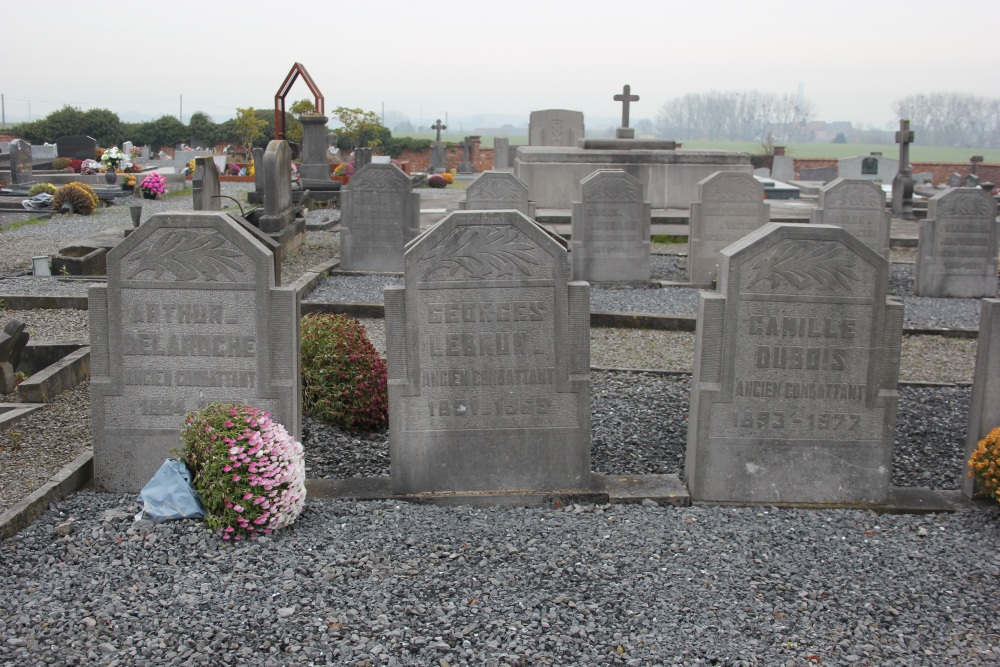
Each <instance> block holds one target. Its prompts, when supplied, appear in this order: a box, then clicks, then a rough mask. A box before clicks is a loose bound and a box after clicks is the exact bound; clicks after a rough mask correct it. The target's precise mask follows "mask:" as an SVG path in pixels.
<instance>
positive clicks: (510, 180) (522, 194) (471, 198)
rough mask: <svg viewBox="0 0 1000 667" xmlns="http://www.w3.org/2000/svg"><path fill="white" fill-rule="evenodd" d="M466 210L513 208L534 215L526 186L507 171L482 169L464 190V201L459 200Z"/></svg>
mask: <svg viewBox="0 0 1000 667" xmlns="http://www.w3.org/2000/svg"><path fill="white" fill-rule="evenodd" d="M459 204H460V206H462V207H463V208H464V209H465V210H467V211H473V210H476V211H495V210H499V209H511V208H512V209H514V210H516V211H520V212H521V213H524V214H525V215H527V216H528V217H531V218H533V217H534V210H533V207H532V206H531V205H530V202H529V201H528V186H527V185H525V184H524V183H522V182H521V181H520V180H519V179H518V178H517V176H515V175H514V174H512V173H510V172H508V171H484V172H483V173H482V174H480V175H479V178H477V179H476V180H474V181H473V182H472V183H470V184H469V187H468V188H467V189H466V190H465V201H464V202H459Z"/></svg>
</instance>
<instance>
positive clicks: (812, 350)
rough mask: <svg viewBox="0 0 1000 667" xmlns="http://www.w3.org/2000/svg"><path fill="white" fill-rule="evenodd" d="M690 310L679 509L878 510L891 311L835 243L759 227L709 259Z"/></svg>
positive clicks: (825, 230) (893, 354)
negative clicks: (862, 506) (686, 501)
mask: <svg viewBox="0 0 1000 667" xmlns="http://www.w3.org/2000/svg"><path fill="white" fill-rule="evenodd" d="M722 256H723V260H722V266H721V270H720V275H719V292H718V293H710V292H702V293H701V294H700V295H699V304H698V328H697V333H696V336H695V366H694V377H693V381H692V389H691V409H690V418H689V420H688V445H687V455H686V462H685V477H686V480H687V484H688V490H689V491H690V493H691V499H692V500H701V501H732V502H754V503H769V502H789V503H881V502H884V501H885V500H886V498H887V496H888V493H889V483H890V479H891V474H892V446H893V431H894V427H895V421H896V403H897V394H896V383H897V379H898V376H899V351H900V340H901V337H902V325H903V306H902V304H900V303H895V302H893V301H891V300H890V299H888V298H886V294H887V280H886V274H887V272H888V270H889V263H888V262H887V261H886V260H885V259H884V258H883V257H881V256H880V255H878V254H877V253H875V252H874V251H873V250H871V249H870V248H868V247H867V246H866V245H864V244H863V243H861V242H860V241H859V240H858V239H856V238H854V237H853V236H851V235H850V234H849V233H848V232H847V231H846V230H843V229H840V228H839V227H831V226H828V225H810V224H786V225H782V224H777V223H768V224H767V225H766V226H764V227H763V228H761V229H759V230H758V231H756V232H754V233H752V234H750V235H748V236H746V237H745V238H743V239H741V240H740V241H738V242H737V243H734V244H733V245H731V246H730V247H728V248H726V249H725V250H724V251H723V252H722Z"/></svg>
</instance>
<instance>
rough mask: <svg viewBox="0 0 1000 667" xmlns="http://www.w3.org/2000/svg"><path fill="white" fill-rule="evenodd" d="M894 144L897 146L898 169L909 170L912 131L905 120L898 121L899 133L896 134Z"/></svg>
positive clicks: (908, 122)
mask: <svg viewBox="0 0 1000 667" xmlns="http://www.w3.org/2000/svg"><path fill="white" fill-rule="evenodd" d="M896 143H897V144H899V168H900V169H909V167H910V144H911V143H913V130H911V129H910V121H909V120H907V119H905V118H904V119H902V120H900V121H899V132H897V133H896Z"/></svg>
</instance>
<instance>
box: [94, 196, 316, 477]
mask: <svg viewBox="0 0 1000 667" xmlns="http://www.w3.org/2000/svg"><path fill="white" fill-rule="evenodd" d="M274 285H275V281H274V258H273V256H272V254H271V253H270V252H269V251H268V250H267V248H266V247H265V246H264V245H263V244H262V243H261V242H260V241H259V240H258V239H257V237H256V236H255V235H254V234H252V233H251V232H250V231H249V230H248V229H247V228H246V227H244V226H243V225H241V224H240V223H238V222H237V221H236V220H234V219H233V218H231V217H230V216H228V215H225V214H223V213H215V212H191V213H161V214H158V215H155V216H153V217H151V218H150V219H149V220H148V221H146V222H145V223H143V224H142V225H141V226H140V227H139V228H138V229H136V230H135V231H133V232H132V233H131V234H129V235H128V236H127V237H125V240H124V241H122V242H121V243H120V244H118V245H117V246H116V247H114V248H113V249H112V250H111V251H110V252H109V253H108V283H107V285H104V286H99V287H96V286H95V287H91V288H90V291H89V302H90V331H91V336H92V337H91V383H90V396H91V412H92V417H93V430H94V481H95V483H96V485H97V487H98V488H99V489H102V490H106V491H112V492H115V493H135V492H137V491H139V490H140V489H141V488H142V487H143V485H144V484H145V483H146V482H147V481H149V479H150V477H152V476H153V473H155V472H156V470H157V468H159V466H160V464H161V463H163V460H164V459H165V458H167V457H168V456H169V455H170V450H171V449H172V448H175V447H177V446H178V440H179V434H180V430H181V424H182V421H183V417H184V415H185V413H187V412H188V411H189V410H193V409H196V408H199V407H203V406H205V405H207V404H208V403H211V402H216V401H218V402H224V403H241V404H243V403H245V404H249V405H253V406H255V407H258V408H261V409H264V410H267V411H269V412H270V413H271V415H272V416H273V418H274V419H275V420H276V421H278V422H280V423H281V424H283V425H284V426H285V428H286V429H288V432H289V433H291V434H292V435H293V436H294V437H298V436H299V433H300V431H299V421H300V418H301V403H300V392H301V390H300V386H299V367H298V364H299V303H298V297H297V295H296V290H295V289H294V288H283V287H275V286H274Z"/></svg>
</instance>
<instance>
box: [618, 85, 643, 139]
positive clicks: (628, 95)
mask: <svg viewBox="0 0 1000 667" xmlns="http://www.w3.org/2000/svg"><path fill="white" fill-rule="evenodd" d="M614 99H615V102H621V103H622V126H621V127H619V128H617V129H615V139H635V129H634V128H631V127H629V124H628V123H629V120H628V119H629V106H630V105H631V104H632V102H638V101H639V96H638V95H633V94H632V86H629V85H626V86H624V87H623V88H622V92H621V94H619V95H615V98H614Z"/></svg>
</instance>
